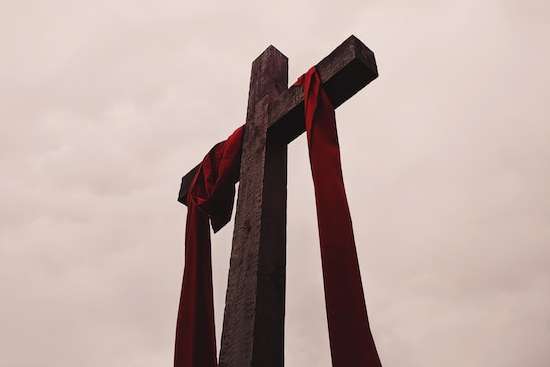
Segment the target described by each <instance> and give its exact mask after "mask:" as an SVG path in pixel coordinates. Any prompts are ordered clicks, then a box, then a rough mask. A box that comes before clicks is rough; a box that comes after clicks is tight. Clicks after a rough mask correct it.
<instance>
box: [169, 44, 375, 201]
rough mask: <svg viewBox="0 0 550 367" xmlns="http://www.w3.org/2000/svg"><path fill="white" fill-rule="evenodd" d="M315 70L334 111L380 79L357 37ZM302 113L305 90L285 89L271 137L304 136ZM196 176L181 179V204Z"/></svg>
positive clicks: (273, 107) (274, 106)
mask: <svg viewBox="0 0 550 367" xmlns="http://www.w3.org/2000/svg"><path fill="white" fill-rule="evenodd" d="M316 67H317V70H318V71H319V74H320V76H321V80H322V82H323V87H324V88H325V90H326V91H327V93H328V95H329V97H330V98H331V101H332V103H333V105H334V107H335V108H337V107H338V106H340V105H341V104H342V103H344V102H345V101H347V100H348V99H349V98H351V97H352V96H353V95H355V93H357V92H358V91H359V90H361V89H362V88H363V87H365V86H366V85H367V84H369V83H370V82H371V81H373V80H374V79H376V78H377V77H378V69H377V66H376V60H375V57H374V53H373V52H372V51H371V50H370V49H369V48H368V47H367V46H365V45H364V44H363V43H362V42H361V41H360V40H359V39H358V38H356V37H355V36H350V37H349V38H348V39H347V40H345V41H344V42H343V43H342V44H341V45H340V46H338V47H337V48H336V49H334V51H332V52H331V53H330V54H329V55H328V56H327V57H325V58H324V59H323V60H321V61H320V62H319V63H318V64H317V65H316ZM265 78H267V79H269V77H267V76H266V77H265ZM260 80H261V79H260ZM249 109H250V104H249ZM303 109H304V93H303V89H302V87H297V86H291V87H290V88H289V89H288V90H286V87H285V91H284V92H283V93H281V94H279V96H278V97H277V98H276V100H275V101H273V102H272V103H270V109H269V113H268V116H267V120H268V122H267V125H268V129H269V134H270V135H271V136H273V137H275V138H276V139H277V140H279V141H284V142H287V143H289V142H291V141H292V140H294V139H295V138H296V137H298V136H299V135H300V134H302V133H303V132H304V123H303ZM193 175H194V169H193V170H191V171H190V172H189V173H188V174H186V175H185V176H184V177H183V178H182V182H181V185H180V191H179V196H178V201H180V202H182V203H183V200H184V198H185V195H186V193H187V190H188V188H189V182H190V178H192V177H193Z"/></svg>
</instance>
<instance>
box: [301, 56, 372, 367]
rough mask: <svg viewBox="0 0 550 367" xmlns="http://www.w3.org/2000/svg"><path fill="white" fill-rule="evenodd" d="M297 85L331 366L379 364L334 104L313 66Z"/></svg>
mask: <svg viewBox="0 0 550 367" xmlns="http://www.w3.org/2000/svg"><path fill="white" fill-rule="evenodd" d="M296 83H297V84H301V85H303V87H304V109H305V127H306V132H307V142H308V147H309V160H310V165H311V172H312V176H313V184H314V187H315V202H316V205H317V223H318V227H319V240H320V244H321V262H322V266H323V281H324V286H325V304H326V310H327V319H328V330H329V339H330V350H331V356H332V365H333V366H334V367H379V366H381V364H380V359H379V358H378V353H377V351H376V346H375V344H374V340H373V338H372V335H371V331H370V327H369V321H368V317H367V308H366V305H365V298H364V295H363V286H362V284H361V274H360V272H359V263H358V261H357V253H356V249H355V240H354V238H353V228H352V224H351V216H350V212H349V208H348V202H347V199H346V191H345V189H344V180H343V178H342V164H341V162H340V147H339V145H338V134H337V131H336V118H335V115H334V108H333V106H332V103H331V101H330V98H329V97H328V95H327V94H326V92H325V91H324V89H323V88H322V83H321V78H320V76H319V74H318V73H317V71H316V69H315V68H314V67H313V68H311V69H310V70H309V71H308V72H307V73H306V74H305V75H303V76H302V77H301V78H300V79H298V81H297V82H296Z"/></svg>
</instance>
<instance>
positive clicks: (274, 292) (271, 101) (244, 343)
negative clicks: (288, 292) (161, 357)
mask: <svg viewBox="0 0 550 367" xmlns="http://www.w3.org/2000/svg"><path fill="white" fill-rule="evenodd" d="M316 67H317V70H318V72H319V74H320V76H321V80H322V82H323V87H324V89H325V90H326V91H327V93H328V95H329V97H330V99H331V101H332V104H333V106H334V108H337V107H338V106H340V105H341V104H342V103H344V102H345V101H346V100H348V99H349V98H350V97H352V96H353V95H354V94H355V93H357V92H358V91H359V90H360V89H362V88H363V87H364V86H366V85H367V84H369V83H370V82H371V81H372V80H374V79H375V78H376V77H377V76H378V71H377V67H376V61H375V58H374V54H373V52H372V51H371V50H369V49H368V48H367V47H366V46H365V45H364V44H363V43H362V42H361V41H360V40H359V39H357V38H356V37H355V36H351V37H349V38H348V39H347V40H345V41H344V42H343V43H342V44H341V45H340V46H338V47H337V48H336V49H335V50H334V51H332V52H331V53H330V54H329V55H328V56H327V57H325V58H324V59H323V60H321V62H319V63H318V64H317V65H316ZM287 86H288V58H287V57H286V56H285V55H283V54H282V53H281V52H279V50H277V49H276V48H275V47H273V46H269V47H268V48H267V49H266V50H265V51H264V52H263V53H262V54H261V55H260V56H258V58H257V59H256V60H254V62H253V63H252V72H251V76H250V90H249V96H248V109H247V115H246V128H245V135H244V139H243V148H242V156H241V171H240V183H239V194H238V199H237V212H236V214H235V227H234V232H233V247H232V249H231V260H230V268H229V280H228V286H227V294H226V299H225V313H224V320H223V332H222V342H221V351H220V358H219V365H220V367H252V366H262V367H282V366H283V364H284V314H285V278H286V273H285V268H286V197H287V193H286V184H287V145H288V143H290V142H291V141H292V140H294V139H295V138H296V137H298V136H299V135H300V134H302V133H303V132H304V112H303V111H304V94H303V88H302V87H301V86H291V87H290V88H288V87H287ZM195 170H196V167H195V168H194V169H193V170H191V171H190V172H189V173H188V174H186V175H185V176H184V177H183V179H182V182H181V188H180V192H179V198H178V201H180V202H182V203H183V200H184V198H185V195H186V194H187V190H188V189H189V185H190V183H191V180H192V178H193V176H194V174H195Z"/></svg>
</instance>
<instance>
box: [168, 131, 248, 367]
mask: <svg viewBox="0 0 550 367" xmlns="http://www.w3.org/2000/svg"><path fill="white" fill-rule="evenodd" d="M243 132H244V128H243V127H240V128H239V129H237V130H236V131H235V132H234V133H233V134H232V135H231V136H230V137H229V138H228V139H227V140H226V141H224V142H221V143H219V144H217V145H216V146H214V148H212V149H211V150H210V152H209V153H208V154H207V155H206V157H205V158H204V160H203V161H202V163H201V165H200V166H199V169H198V170H197V173H196V174H195V177H194V178H193V182H192V184H191V186H190V188H189V191H188V193H187V197H186V203H185V204H186V205H187V207H188V211H187V223H186V227H185V270H184V273H183V285H182V289H181V296H180V304H179V310H178V321H177V325H176V345H175V354H174V366H175V367H216V366H217V358H216V332H215V327H214V302H213V298H214V297H213V291H212V258H211V244H210V226H209V222H211V223H212V228H213V230H214V232H217V231H218V230H219V229H220V228H222V227H223V226H224V225H225V224H226V223H227V222H229V220H230V219H231V212H232V211H233V202H234V197H235V183H236V182H237V181H238V179H239V170H240V164H241V162H240V160H241V147H242V138H243Z"/></svg>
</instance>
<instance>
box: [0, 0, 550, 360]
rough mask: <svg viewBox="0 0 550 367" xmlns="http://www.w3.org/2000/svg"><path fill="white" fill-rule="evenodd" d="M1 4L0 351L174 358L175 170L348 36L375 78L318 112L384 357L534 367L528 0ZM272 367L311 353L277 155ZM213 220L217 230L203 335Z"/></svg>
mask: <svg viewBox="0 0 550 367" xmlns="http://www.w3.org/2000/svg"><path fill="white" fill-rule="evenodd" d="M412 3H413V2H409V1H404V0H393V1H380V0H372V1H369V0H363V1H339V2H337V1H331V2H325V1H278V2H276V5H269V4H267V3H265V2H243V1H227V2H219V3H214V2H208V1H202V2H196V1H194V2H192V3H190V2H188V1H186V0H180V1H172V0H169V1H155V2H153V1H141V0H140V1H136V0H134V1H129V0H111V1H82V0H74V1H68V0H66V1H62V0H52V1H27V0H21V1H11V2H8V1H3V2H2V3H1V4H0V65H1V67H0V100H1V101H2V102H1V103H0V106H1V107H0V114H1V115H0V121H1V124H0V169H1V172H2V180H0V200H1V202H2V209H1V210H0V292H1V302H0V366H2V367H43V366H44V367H50V366H51V367H69V366H70V367H74V366H81V367H96V366H103V367H119V366H123V367H150V366H170V365H171V363H172V357H173V339H174V327H175V319H176V312H177V303H178V297H179V290H180V284H181V274H182V270H183V240H184V223H185V215H186V209H185V207H183V206H182V205H180V204H179V203H177V202H176V196H177V191H178V186H179V180H180V177H181V176H182V174H184V173H185V172H186V171H187V170H188V169H189V168H191V167H192V166H193V165H194V164H195V163H196V162H198V161H199V160H200V159H201V158H202V156H203V155H204V154H205V153H206V152H207V150H208V149H209V148H210V147H211V145H213V144H214V143H216V142H217V141H219V140H222V139H224V138H225V137H226V136H227V135H228V134H229V133H230V132H232V131H233V129H234V128H235V127H236V126H238V125H240V124H241V123H242V122H243V121H244V118H245V111H246V101H247V88H248V78H249V71H250V63H251V61H252V60H253V59H254V58H255V57H256V56H257V55H258V54H259V53H260V52H261V51H263V49H265V48H266V47H267V46H268V45H269V44H270V43H271V44H273V45H275V46H276V47H277V48H279V49H280V50H281V51H282V52H283V53H285V54H286V55H287V56H288V57H289V59H290V77H289V79H290V80H291V81H293V80H295V78H296V77H298V76H299V75H300V74H301V73H302V72H304V71H306V70H307V69H308V68H309V67H310V66H311V65H312V64H314V63H316V62H317V61H319V60H320V59H321V58H322V57H324V56H325V55H326V54H327V53H328V52H330V51H331V50H332V49H334V48H335V47H336V46H337V45H338V44H339V43H340V42H342V41H343V40H344V39H345V38H347V37H348V36H349V35H350V34H355V35H356V36H357V37H358V38H360V39H361V40H362V41H364V42H365V43H366V44H367V45H368V46H369V47H370V48H371V49H372V50H374V52H375V53H376V56H377V61H378V66H379V70H380V78H379V79H378V80H376V81H375V82H373V83H372V84H371V85H370V86H368V87H367V88H365V89H364V90H363V91H361V92H360V93H359V94H358V95H356V96H355V97H354V98H353V99H352V100H350V101H349V102H347V103H346V104H345V105H344V106H342V107H341V108H340V109H339V110H338V112H337V119H338V126H339V133H340V141H341V145H342V159H343V165H344V167H343V169H344V178H345V181H346V187H347V191H348V197H349V200H350V206H351V211H352V217H353V220H354V227H355V235H356V239H357V245H358V251H359V256H360V263H361V269H362V273H363V281H364V283H365V287H366V294H367V303H368V308H369V314H370V318H371V323H372V328H373V331H374V334H375V338H376V342H377V345H378V348H379V351H380V355H381V358H382V361H383V364H384V366H385V367H398V366H399V367H402V366H406V367H441V366H445V367H466V366H467V367H478V366H479V367H487V366H491V367H493V366H494V367H517V366H524V367H546V366H548V360H550V348H549V347H548V346H549V345H550V311H549V310H550V266H549V264H550V225H549V223H550V184H549V182H550V144H549V142H550V121H549V118H548V116H549V112H550V111H549V110H550V107H549V106H548V101H550V91H549V89H548V85H549V84H550V72H549V71H548V58H549V56H550V42H549V41H548V39H549V37H550V6H549V5H548V4H549V3H548V2H547V1H546V0H523V1H520V0H500V1H498V0H486V1H483V0H462V1H450V0H446V1H430V0H423V1H418V2H416V3H415V4H414V5H412ZM288 207H289V208H288V209H289V213H288V303H287V326H286V332H287V339H286V364H287V366H289V367H298V366H320V367H323V366H324V367H327V366H330V358H329V356H330V355H329V349H328V335H327V331H326V320H325V311H324V304H323V294H322V280H321V269H320V259H319V249H318V241H317V229H316V218H315V208H314V197H313V184H312V182H311V175H310V172H309V165H308V161H307V152H306V144H305V141H304V138H303V137H302V138H300V139H298V140H296V141H295V142H294V143H292V144H291V146H290V151H289V204H288ZM231 234H232V226H231V225H230V226H227V228H225V229H224V230H222V231H221V232H220V233H219V234H217V235H216V236H215V237H214V267H215V269H214V272H215V274H214V275H215V298H216V313H217V315H216V318H217V327H218V333H219V331H220V328H221V318H222V311H223V302H224V297H225V285H226V279H227V270H228V261H229V251H230V240H231Z"/></svg>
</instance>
